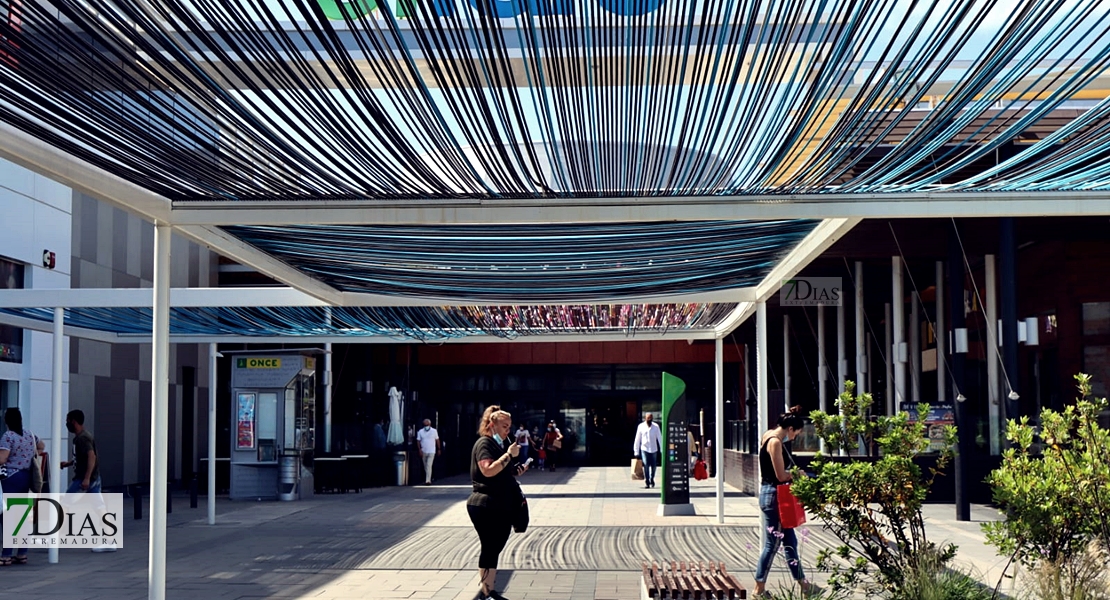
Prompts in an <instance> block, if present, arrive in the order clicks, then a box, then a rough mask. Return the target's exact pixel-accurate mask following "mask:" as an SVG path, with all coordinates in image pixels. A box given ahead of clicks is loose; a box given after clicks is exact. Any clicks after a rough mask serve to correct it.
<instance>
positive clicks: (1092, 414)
mask: <svg viewBox="0 0 1110 600" xmlns="http://www.w3.org/2000/svg"><path fill="white" fill-rule="evenodd" d="M1075 379H1076V381H1077V382H1078V386H1077V387H1078V389H1079V398H1078V400H1077V401H1076V403H1075V404H1074V405H1072V406H1068V407H1067V408H1065V409H1064V410H1063V411H1062V412H1057V411H1053V410H1050V409H1045V410H1043V411H1042V412H1041V418H1040V431H1039V433H1038V431H1037V429H1036V428H1035V427H1034V426H1033V425H1031V424H1030V422H1029V418H1028V417H1022V418H1021V420H1020V421H1013V420H1011V421H1010V422H1009V423H1008V424H1007V427H1006V439H1007V440H1009V442H1010V444H1011V446H1010V447H1009V448H1007V449H1006V450H1005V452H1003V455H1002V466H1000V467H999V468H998V469H996V470H995V471H993V472H992V473H991V474H990V476H989V477H988V478H987V481H988V482H989V483H990V485H991V488H992V492H993V494H994V501H995V504H997V505H998V507H999V509H1000V510H1001V511H1002V512H1003V513H1004V514H1005V515H1006V519H1005V520H1004V521H998V522H993V523H986V524H984V525H983V530H984V532H985V533H986V537H987V541H988V542H989V543H990V544H992V545H994V546H996V547H997V548H998V549H999V550H1000V551H1002V552H1003V553H1004V554H1007V555H1012V556H1013V557H1014V558H1015V559H1016V560H1017V561H1018V562H1020V563H1021V564H1023V565H1025V566H1026V567H1029V568H1031V569H1042V570H1043V569H1044V568H1046V566H1047V568H1048V569H1049V570H1053V569H1058V570H1059V571H1060V575H1062V579H1061V581H1060V585H1061V586H1070V585H1072V584H1074V583H1075V582H1074V581H1071V580H1072V579H1074V578H1075V577H1078V576H1079V569H1078V567H1079V566H1081V563H1082V562H1083V560H1084V557H1085V556H1086V555H1088V553H1089V552H1090V551H1091V545H1092V543H1093V544H1095V546H1096V547H1101V549H1102V551H1105V550H1106V549H1107V548H1110V430H1107V429H1105V428H1102V427H1100V426H1099V423H1098V418H1099V414H1100V413H1101V412H1102V411H1105V410H1106V409H1107V401H1106V399H1105V398H1092V396H1091V378H1090V376H1089V375H1085V374H1083V373H1080V374H1079V375H1076V377H1075ZM1053 565H1055V566H1053ZM1073 567H1075V568H1073ZM1069 573H1070V575H1071V576H1069Z"/></svg>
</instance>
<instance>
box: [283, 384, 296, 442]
mask: <svg viewBox="0 0 1110 600" xmlns="http://www.w3.org/2000/svg"><path fill="white" fill-rule="evenodd" d="M285 447H286V448H296V447H297V393H296V392H295V391H294V390H293V388H286V389H285Z"/></svg>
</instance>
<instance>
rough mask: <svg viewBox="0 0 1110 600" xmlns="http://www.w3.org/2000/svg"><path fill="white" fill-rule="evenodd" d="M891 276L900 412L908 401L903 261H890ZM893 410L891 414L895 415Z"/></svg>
mask: <svg viewBox="0 0 1110 600" xmlns="http://www.w3.org/2000/svg"><path fill="white" fill-rule="evenodd" d="M890 274H891V280H892V282H893V285H892V288H893V289H892V290H891V294H890V295H891V299H890V301H891V306H892V307H893V308H894V315H893V321H894V322H893V323H892V325H891V331H892V332H893V334H894V342H893V344H894V345H893V347H892V348H891V354H893V356H894V360H893V361H892V362H893V363H894V398H892V399H891V400H892V402H893V410H898V407H899V406H901V403H902V402H905V401H906V338H905V335H906V324H905V320H906V317H905V313H906V306H905V304H904V303H903V300H904V298H905V296H906V294H905V292H904V291H903V287H902V259H901V258H899V257H897V256H895V257H893V258H892V259H891V260H890ZM893 410H892V411H891V412H890V414H894V412H893Z"/></svg>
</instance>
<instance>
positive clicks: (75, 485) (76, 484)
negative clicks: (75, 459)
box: [66, 477, 100, 494]
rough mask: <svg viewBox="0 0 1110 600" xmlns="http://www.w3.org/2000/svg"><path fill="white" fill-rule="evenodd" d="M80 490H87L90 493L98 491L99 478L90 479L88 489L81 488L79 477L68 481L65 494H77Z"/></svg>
mask: <svg viewBox="0 0 1110 600" xmlns="http://www.w3.org/2000/svg"><path fill="white" fill-rule="evenodd" d="M81 492H88V493H90V494H98V493H100V478H99V477H97V478H96V479H93V480H92V481H90V482H89V489H87V490H83V489H81V480H80V479H74V480H73V481H71V482H69V489H67V490H66V493H67V494H79V493H81Z"/></svg>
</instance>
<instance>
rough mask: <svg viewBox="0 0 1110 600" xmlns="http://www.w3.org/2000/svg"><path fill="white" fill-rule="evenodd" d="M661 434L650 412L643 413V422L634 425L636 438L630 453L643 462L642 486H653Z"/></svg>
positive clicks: (660, 447)
mask: <svg viewBox="0 0 1110 600" xmlns="http://www.w3.org/2000/svg"><path fill="white" fill-rule="evenodd" d="M662 441H663V434H662V432H661V431H660V430H659V425H656V424H655V423H653V422H652V414H651V413H646V414H645V415H644V422H643V423H640V425H639V426H638V427H636V440H635V441H634V442H632V453H633V454H634V455H636V456H639V457H640V460H642V461H643V462H644V488H650V487H655V466H656V464H657V461H656V457H658V456H659V452H660V450H662V446H661V443H662Z"/></svg>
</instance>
